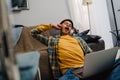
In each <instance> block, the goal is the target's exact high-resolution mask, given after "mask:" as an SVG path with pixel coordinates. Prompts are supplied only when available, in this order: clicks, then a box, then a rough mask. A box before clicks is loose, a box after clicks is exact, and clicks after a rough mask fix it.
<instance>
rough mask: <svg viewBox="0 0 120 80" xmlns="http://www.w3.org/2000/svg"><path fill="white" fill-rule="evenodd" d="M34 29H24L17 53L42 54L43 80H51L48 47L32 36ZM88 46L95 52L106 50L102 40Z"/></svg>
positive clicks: (40, 62)
mask: <svg viewBox="0 0 120 80" xmlns="http://www.w3.org/2000/svg"><path fill="white" fill-rule="evenodd" d="M33 28H35V26H29V27H23V29H22V32H21V35H20V38H19V40H18V42H17V44H16V46H15V53H16V54H23V53H25V52H31V51H38V52H39V53H40V59H39V68H40V74H41V80H51V79H52V73H51V69H50V66H49V59H48V53H47V48H48V47H47V46H46V45H44V44H43V43H41V42H40V41H38V40H36V39H34V38H33V37H32V36H31V34H30V31H31V29H33ZM59 33H60V31H57V30H55V29H51V30H49V31H46V32H44V33H43V34H44V35H46V36H48V37H49V36H51V35H52V36H55V35H57V34H59ZM88 45H89V46H90V48H91V49H92V50H93V51H99V50H103V49H105V43H104V40H102V39H100V40H99V41H97V42H93V43H88Z"/></svg>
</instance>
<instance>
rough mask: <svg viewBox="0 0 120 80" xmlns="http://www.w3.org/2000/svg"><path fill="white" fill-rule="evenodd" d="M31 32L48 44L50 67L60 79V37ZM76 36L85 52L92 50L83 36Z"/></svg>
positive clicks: (56, 77) (54, 75)
mask: <svg viewBox="0 0 120 80" xmlns="http://www.w3.org/2000/svg"><path fill="white" fill-rule="evenodd" d="M31 34H32V36H33V37H34V38H36V39H37V40H39V41H41V42H42V43H44V44H46V45H48V55H49V61H50V67H51V69H52V73H53V77H54V79H58V78H59V77H60V76H61V74H60V68H59V64H58V55H57V51H58V41H59V37H56V38H55V37H52V36H51V37H49V38H47V37H46V36H44V35H42V34H40V32H39V31H37V30H36V31H32V32H31ZM75 38H76V39H77V40H78V41H79V43H80V46H81V48H82V49H83V52H84V54H86V53H89V52H91V51H92V50H91V49H90V48H89V47H88V45H87V44H86V42H85V41H84V40H83V39H82V38H80V37H75Z"/></svg>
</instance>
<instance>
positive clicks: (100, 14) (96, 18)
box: [89, 0, 113, 48]
mask: <svg viewBox="0 0 120 80" xmlns="http://www.w3.org/2000/svg"><path fill="white" fill-rule="evenodd" d="M89 7H90V17H91V25H92V34H96V35H100V36H101V37H102V38H103V40H104V41H105V47H106V48H110V47H113V41H112V35H111V33H110V32H109V31H111V28H110V21H109V16H108V9H107V4H106V0H92V4H91V5H90V6H89Z"/></svg>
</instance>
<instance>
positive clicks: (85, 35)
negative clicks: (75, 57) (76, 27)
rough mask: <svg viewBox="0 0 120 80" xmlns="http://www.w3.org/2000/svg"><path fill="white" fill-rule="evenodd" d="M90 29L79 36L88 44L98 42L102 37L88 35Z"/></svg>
mask: <svg viewBox="0 0 120 80" xmlns="http://www.w3.org/2000/svg"><path fill="white" fill-rule="evenodd" d="M89 31H90V29H88V30H85V31H83V32H81V33H79V34H78V36H80V37H82V38H83V39H84V40H85V41H86V42H87V43H90V42H97V41H98V40H99V39H100V38H101V37H100V36H98V35H88V33H89Z"/></svg>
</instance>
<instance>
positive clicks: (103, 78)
mask: <svg viewBox="0 0 120 80" xmlns="http://www.w3.org/2000/svg"><path fill="white" fill-rule="evenodd" d="M72 70H74V68H70V69H68V70H67V71H66V72H65V73H64V75H63V76H62V77H60V78H59V80H82V79H80V78H79V77H77V76H76V75H75V74H73V73H72V72H71V71H72ZM98 79H99V80H120V59H118V60H116V61H115V64H114V66H113V68H112V70H110V71H108V72H105V73H104V74H103V73H102V74H99V76H97V77H92V78H90V79H89V80H98ZM87 80H88V79H87Z"/></svg>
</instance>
